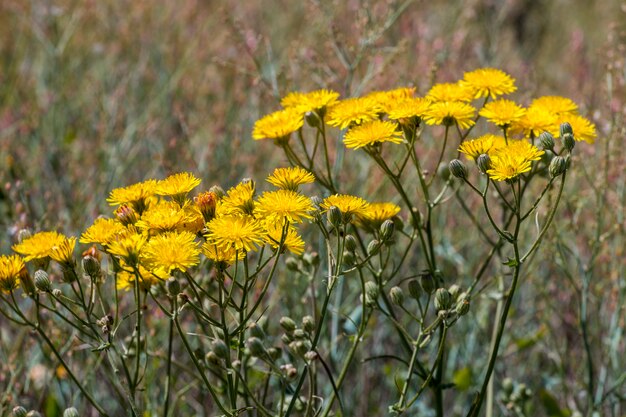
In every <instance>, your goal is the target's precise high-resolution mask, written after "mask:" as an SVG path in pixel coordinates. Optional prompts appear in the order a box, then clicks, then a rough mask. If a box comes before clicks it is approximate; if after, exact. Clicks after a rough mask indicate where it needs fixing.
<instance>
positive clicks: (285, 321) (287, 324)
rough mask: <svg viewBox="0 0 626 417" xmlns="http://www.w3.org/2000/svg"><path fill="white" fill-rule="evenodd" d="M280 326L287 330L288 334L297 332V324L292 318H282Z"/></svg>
mask: <svg viewBox="0 0 626 417" xmlns="http://www.w3.org/2000/svg"><path fill="white" fill-rule="evenodd" d="M279 323H280V326H281V327H282V328H283V329H285V331H286V332H287V333H292V332H293V331H294V330H296V322H295V321H293V319H292V318H291V317H286V316H285V317H281V318H280V322H279Z"/></svg>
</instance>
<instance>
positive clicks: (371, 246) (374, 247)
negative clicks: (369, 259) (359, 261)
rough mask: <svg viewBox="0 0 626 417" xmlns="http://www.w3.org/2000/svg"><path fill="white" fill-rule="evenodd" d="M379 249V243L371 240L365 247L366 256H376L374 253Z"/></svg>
mask: <svg viewBox="0 0 626 417" xmlns="http://www.w3.org/2000/svg"><path fill="white" fill-rule="evenodd" d="M379 249H380V242H379V241H378V240H376V239H373V240H372V241H371V242H370V243H369V244H368V245H367V254H368V255H370V256H372V255H376V253H377V252H378V250H379Z"/></svg>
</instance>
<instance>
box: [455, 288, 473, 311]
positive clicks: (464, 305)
mask: <svg viewBox="0 0 626 417" xmlns="http://www.w3.org/2000/svg"><path fill="white" fill-rule="evenodd" d="M469 309H470V295H469V294H468V293H466V292H464V293H461V294H460V295H459V298H458V299H457V300H456V305H455V307H454V312H455V313H456V314H457V315H459V316H464V315H466V314H467V312H468V311H469Z"/></svg>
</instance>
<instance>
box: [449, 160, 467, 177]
mask: <svg viewBox="0 0 626 417" xmlns="http://www.w3.org/2000/svg"><path fill="white" fill-rule="evenodd" d="M448 168H450V172H451V173H452V175H454V176H455V177H457V178H460V179H462V180H464V179H466V178H467V168H466V167H465V164H464V163H463V162H461V161H460V160H458V159H453V160H452V161H450V163H449V164H448Z"/></svg>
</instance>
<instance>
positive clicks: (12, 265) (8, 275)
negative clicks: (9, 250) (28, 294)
mask: <svg viewBox="0 0 626 417" xmlns="http://www.w3.org/2000/svg"><path fill="white" fill-rule="evenodd" d="M25 270H26V265H24V260H23V259H22V258H20V257H19V256H18V255H0V290H2V291H3V292H7V293H8V292H11V291H13V290H15V289H16V288H17V287H18V286H19V283H20V276H21V274H22V273H23V271H25Z"/></svg>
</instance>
